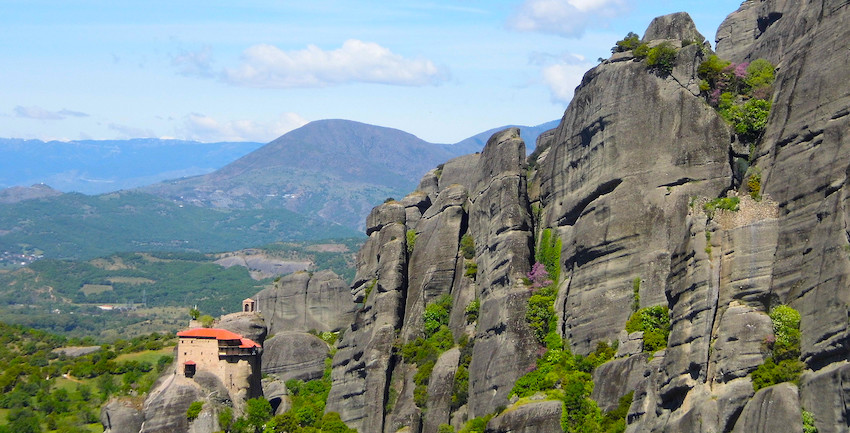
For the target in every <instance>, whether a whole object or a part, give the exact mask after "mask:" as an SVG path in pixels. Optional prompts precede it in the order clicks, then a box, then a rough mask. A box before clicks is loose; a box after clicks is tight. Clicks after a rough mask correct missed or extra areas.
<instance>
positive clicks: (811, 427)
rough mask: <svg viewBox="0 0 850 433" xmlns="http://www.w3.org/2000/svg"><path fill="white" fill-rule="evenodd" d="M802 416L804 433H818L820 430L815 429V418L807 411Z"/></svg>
mask: <svg viewBox="0 0 850 433" xmlns="http://www.w3.org/2000/svg"><path fill="white" fill-rule="evenodd" d="M800 415H801V416H802V418H803V433H818V428H817V427H815V416H814V415H812V413H811V412H809V411H807V410H805V409H804V410H803V411H802V413H801V414H800Z"/></svg>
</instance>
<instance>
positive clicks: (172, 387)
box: [140, 373, 205, 433]
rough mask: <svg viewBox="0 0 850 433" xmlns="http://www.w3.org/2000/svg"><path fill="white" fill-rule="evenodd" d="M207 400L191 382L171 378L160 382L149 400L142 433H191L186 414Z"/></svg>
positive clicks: (176, 376) (178, 377) (165, 377)
mask: <svg viewBox="0 0 850 433" xmlns="http://www.w3.org/2000/svg"><path fill="white" fill-rule="evenodd" d="M204 397H205V396H204V394H203V393H202V391H201V388H200V387H199V386H198V385H197V384H195V383H194V382H193V381H192V380H191V379H187V378H185V377H183V376H181V375H177V374H173V373H172V374H170V375H166V376H163V377H162V378H160V381H159V382H158V383H157V384H155V386H154V387H153V389H152V390H151V392H150V394H148V398H147V399H145V405H144V414H145V422H144V424H142V429H141V430H140V433H173V432H185V431H188V429H189V421H188V420H187V419H186V411H187V410H188V409H189V405H191V404H192V402H194V401H197V400H201V399H203V398H204Z"/></svg>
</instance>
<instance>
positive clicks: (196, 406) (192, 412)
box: [186, 401, 204, 421]
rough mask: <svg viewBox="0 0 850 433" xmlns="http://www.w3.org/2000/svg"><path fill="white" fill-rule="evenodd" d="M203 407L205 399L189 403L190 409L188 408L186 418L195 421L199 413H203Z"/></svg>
mask: <svg viewBox="0 0 850 433" xmlns="http://www.w3.org/2000/svg"><path fill="white" fill-rule="evenodd" d="M203 407H204V402H203V401H193V402H192V404H190V405H189V409H186V419H188V420H189V421H194V420H195V419H196V418H198V415H200V414H201V409H203Z"/></svg>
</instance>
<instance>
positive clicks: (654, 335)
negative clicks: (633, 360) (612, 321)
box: [626, 305, 670, 353]
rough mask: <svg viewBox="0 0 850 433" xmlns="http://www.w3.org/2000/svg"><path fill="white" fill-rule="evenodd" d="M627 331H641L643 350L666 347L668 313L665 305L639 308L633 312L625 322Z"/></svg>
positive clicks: (651, 351)
mask: <svg viewBox="0 0 850 433" xmlns="http://www.w3.org/2000/svg"><path fill="white" fill-rule="evenodd" d="M626 331H627V332H629V333H632V332H636V331H643V350H644V351H645V352H648V353H654V352H656V351H658V350H661V349H663V348H665V347H667V338H668V336H669V335H670V314H669V310H668V308H667V306H664V305H656V306H654V307H646V308H641V309H640V310H638V311H636V312H634V313H633V314H632V316H631V317H629V321H628V322H626Z"/></svg>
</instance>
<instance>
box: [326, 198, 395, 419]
mask: <svg viewBox="0 0 850 433" xmlns="http://www.w3.org/2000/svg"><path fill="white" fill-rule="evenodd" d="M366 226H367V228H366V233H367V234H368V235H369V239H367V240H366V243H365V244H364V245H363V247H362V248H361V250H360V252H359V253H358V258H357V263H358V267H357V274H356V275H355V281H354V284H353V288H352V293H353V294H354V296H355V299H356V300H358V302H360V303H362V304H363V307H362V308H361V309H360V310H359V311H358V312H357V313H356V315H355V318H354V321H353V323H352V324H351V325H350V326H349V328H348V329H347V330H346V332H345V334H344V336H343V338H342V341H340V342H339V346H338V347H339V348H338V350H337V353H336V355H335V356H334V360H333V372H332V379H333V387H332V388H331V391H330V394H329V395H328V402H327V410H328V411H333V412H338V413H339V414H340V417H341V419H342V420H343V421H344V422H345V423H346V424H348V425H350V426H352V427H354V428H356V429H357V430H359V431H372V432H380V431H383V430H384V428H383V427H384V419H383V418H384V417H383V413H384V403H385V402H386V400H387V396H388V389H389V388H388V386H389V376H390V372H391V371H392V369H393V367H394V364H395V361H394V359H393V358H392V349H393V344H394V343H395V339H396V331H395V330H396V329H399V328H401V325H402V321H403V314H404V303H405V299H404V295H405V291H406V284H407V272H406V270H407V241H406V227H405V208H404V206H403V205H402V204H401V203H399V202H396V201H391V202H388V203H385V204H383V205H381V206H378V207H376V208H375V209H374V210H373V211H372V213H371V214H370V215H369V218H368V220H367V224H366Z"/></svg>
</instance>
